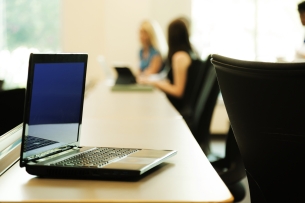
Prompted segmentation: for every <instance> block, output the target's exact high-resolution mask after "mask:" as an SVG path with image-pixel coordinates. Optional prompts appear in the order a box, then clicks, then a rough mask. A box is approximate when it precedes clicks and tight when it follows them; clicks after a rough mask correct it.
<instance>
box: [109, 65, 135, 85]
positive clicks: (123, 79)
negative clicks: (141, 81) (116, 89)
mask: <svg viewBox="0 0 305 203" xmlns="http://www.w3.org/2000/svg"><path fill="white" fill-rule="evenodd" d="M114 69H115V71H116V72H117V75H118V77H117V79H116V81H115V84H116V85H132V84H136V83H137V81H136V77H135V76H134V75H133V73H132V72H131V70H130V69H129V68H128V67H114Z"/></svg>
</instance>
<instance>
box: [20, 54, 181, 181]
mask: <svg viewBox="0 0 305 203" xmlns="http://www.w3.org/2000/svg"><path fill="white" fill-rule="evenodd" d="M87 60H88V55H87V54H31V55H30V60H29V70H28V81H27V92H26V99H25V113H24V120H23V130H22V143H21V153H20V166H21V167H25V169H26V171H27V172H28V173H29V174H32V175H36V176H39V177H50V178H77V179H78V178H81V179H129V178H139V177H141V175H143V174H144V173H146V172H147V171H149V170H150V169H152V168H153V167H155V166H157V165H159V164H161V163H162V162H164V161H165V160H166V159H168V158H170V157H171V156H173V155H175V154H176V153H177V151H175V150H154V149H138V148H113V147H107V146H95V147H91V146H89V147H88V146H80V144H79V140H80V132H81V125H82V110H83V102H84V91H85V78H86V68H87ZM83 136H85V135H83ZM98 136H103V135H98Z"/></svg>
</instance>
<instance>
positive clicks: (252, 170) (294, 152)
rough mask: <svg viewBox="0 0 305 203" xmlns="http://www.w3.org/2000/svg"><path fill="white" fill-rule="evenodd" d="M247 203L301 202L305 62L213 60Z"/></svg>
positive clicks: (303, 153) (214, 58)
mask: <svg viewBox="0 0 305 203" xmlns="http://www.w3.org/2000/svg"><path fill="white" fill-rule="evenodd" d="M212 63H213V64H214V66H215V68H216V72H217V78H218V82H219V85H220V88H221V92H222V96H223V99H224V103H225V106H226V109H227V113H228V116H229V119H230V122H231V126H232V129H233V132H234V135H235V138H236V141H237V144H238V147H239V150H240V153H241V156H242V159H243V162H244V165H245V169H246V174H247V178H248V182H249V189H250V196H251V202H252V203H255V202H259V203H263V202H303V201H304V188H305V187H304V181H305V173H304V169H303V166H304V165H303V164H305V159H304V157H305V127H304V126H305V125H304V122H305V63H264V62H251V61H241V60H235V59H230V58H226V57H223V56H219V55H213V56H212Z"/></svg>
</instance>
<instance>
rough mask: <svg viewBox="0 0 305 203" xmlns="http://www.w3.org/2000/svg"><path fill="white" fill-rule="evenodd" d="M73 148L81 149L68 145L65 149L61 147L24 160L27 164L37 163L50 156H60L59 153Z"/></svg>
mask: <svg viewBox="0 0 305 203" xmlns="http://www.w3.org/2000/svg"><path fill="white" fill-rule="evenodd" d="M73 148H79V147H78V146H77V145H66V146H63V147H59V148H56V149H52V150H49V151H46V152H43V153H41V154H36V155H34V156H31V157H27V158H25V159H24V160H25V161H26V163H27V162H30V161H36V160H38V159H41V158H45V157H48V156H51V155H54V154H58V153H61V152H64V151H67V150H70V149H73Z"/></svg>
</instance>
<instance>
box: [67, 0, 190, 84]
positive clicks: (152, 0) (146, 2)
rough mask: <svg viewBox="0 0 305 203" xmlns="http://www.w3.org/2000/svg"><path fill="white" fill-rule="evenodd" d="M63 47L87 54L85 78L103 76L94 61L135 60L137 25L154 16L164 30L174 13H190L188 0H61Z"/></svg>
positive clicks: (185, 14)
mask: <svg viewBox="0 0 305 203" xmlns="http://www.w3.org/2000/svg"><path fill="white" fill-rule="evenodd" d="M62 13H63V15H62V16H63V29H62V30H63V33H62V35H63V37H62V40H63V42H62V44H63V51H64V52H87V53H88V54H89V63H88V79H89V80H99V79H102V78H103V71H102V68H101V66H100V65H99V63H98V61H97V57H98V56H99V55H103V56H104V57H105V59H106V61H107V63H108V65H110V66H112V65H113V63H115V62H121V63H124V64H126V65H129V66H130V67H132V68H133V69H134V70H135V69H137V67H138V66H137V64H138V50H139V47H140V44H139V42H138V28H139V25H140V23H141V21H142V20H144V19H147V18H151V19H155V20H157V21H158V22H159V23H160V25H161V27H162V29H163V30H164V31H165V32H166V27H167V25H168V23H169V22H170V21H171V20H172V19H173V18H175V17H178V16H182V15H183V16H188V17H190V15H191V0H166V1H164V0H125V1H123V0H90V1H85V0H63V10H62Z"/></svg>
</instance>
